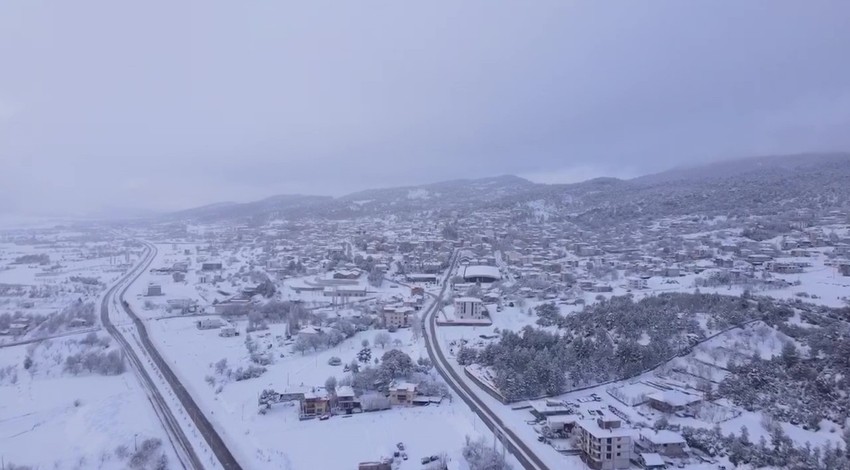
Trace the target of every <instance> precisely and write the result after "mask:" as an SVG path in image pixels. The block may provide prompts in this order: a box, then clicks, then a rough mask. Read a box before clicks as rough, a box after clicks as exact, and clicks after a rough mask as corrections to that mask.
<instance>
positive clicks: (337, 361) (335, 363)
mask: <svg viewBox="0 0 850 470" xmlns="http://www.w3.org/2000/svg"><path fill="white" fill-rule="evenodd" d="M341 364H342V359H340V358H338V357H336V356H334V357H332V358H330V359H328V365H330V366H338V365H341Z"/></svg>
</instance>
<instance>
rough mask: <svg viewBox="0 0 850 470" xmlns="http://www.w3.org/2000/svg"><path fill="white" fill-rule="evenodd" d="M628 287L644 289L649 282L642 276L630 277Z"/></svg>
mask: <svg viewBox="0 0 850 470" xmlns="http://www.w3.org/2000/svg"><path fill="white" fill-rule="evenodd" d="M628 283H629V284H628V286H629V289H635V290H637V289H646V288H648V287H649V284H648V282H647V280H646V279H644V278H642V277H630V278H629V280H628Z"/></svg>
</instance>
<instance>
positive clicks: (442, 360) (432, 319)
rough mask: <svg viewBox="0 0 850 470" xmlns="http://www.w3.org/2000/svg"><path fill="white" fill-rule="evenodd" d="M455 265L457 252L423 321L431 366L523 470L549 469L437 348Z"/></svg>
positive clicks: (438, 347)
mask: <svg viewBox="0 0 850 470" xmlns="http://www.w3.org/2000/svg"><path fill="white" fill-rule="evenodd" d="M456 264H457V253H455V255H454V256H453V258H452V263H451V266H450V267H449V270H448V272H447V274H446V276H445V278H444V279H443V288H442V290H440V294H439V295H438V296H435V298H434V301H433V302H432V303H431V305H430V306H429V307H428V309H427V310H426V312H425V315H424V321H425V322H426V323H427V326H426V328H425V334H424V337H425V347H426V348H427V349H428V356H430V358H431V362H432V363H434V367H436V368H437V371H439V372H440V375H442V376H443V378H444V379H445V381H446V383H448V384H449V386H450V387H451V388H452V390H454V392H455V393H456V394H457V396H459V397H460V398H461V399H462V400H463V401H464V403H466V404H467V406H469V408H470V409H471V410H472V411H474V412H475V414H477V415H478V417H479V418H481V421H483V422H484V424H485V425H486V426H487V427H488V428H489V429H490V430H491V431H493V433H494V434H495V435H496V436H497V437H498V438H499V440H500V441H501V442H502V445H504V446H505V448H506V449H507V450H508V452H510V453H511V454H513V456H514V457H516V459H517V461H519V463H520V465H522V466H523V468H526V469H536V470H548V468H549V467H547V466H546V464H544V463H543V461H542V460H540V458H539V457H538V456H537V455H536V454H535V453H534V451H533V450H531V449H530V448H529V447H528V446H527V445H526V444H525V442H523V441H522V439H520V438H519V437H518V436H517V435H516V434H515V433H514V432H513V431H512V430H511V429H510V428H508V427H507V426H506V425H505V424H504V423H503V422H502V420H501V419H500V418H499V417H498V416H496V414H495V413H493V411H492V410H491V409H490V408H489V407H488V406H487V404H485V403H484V402H483V401H482V400H481V399H480V398H478V396H477V395H476V393H475V391H474V390H472V388H471V387H469V385H467V383H466V382H465V381H464V380H463V378H462V377H460V375H459V374H458V373H457V372H456V371H455V369H454V368H453V367H452V365H451V364H450V363H449V361H448V359H447V358H446V356H445V354H443V351H442V349H441V348H440V342H439V340H438V339H437V315H436V313H437V311H439V306H440V303H441V301H442V300H443V297H444V296H445V294H446V288H447V287H448V285H449V278H450V276H451V273H452V272H454V269H455V266H456Z"/></svg>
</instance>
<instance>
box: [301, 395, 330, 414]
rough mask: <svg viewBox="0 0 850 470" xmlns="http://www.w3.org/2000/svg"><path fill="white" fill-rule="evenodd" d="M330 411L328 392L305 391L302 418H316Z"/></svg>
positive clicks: (302, 401)
mask: <svg viewBox="0 0 850 470" xmlns="http://www.w3.org/2000/svg"><path fill="white" fill-rule="evenodd" d="M329 411H330V400H329V399H328V396H327V394H324V393H319V392H315V391H313V392H305V393H304V398H303V399H302V400H301V419H309V418H315V417H316V416H322V415H324V414H327V413H328V412H329Z"/></svg>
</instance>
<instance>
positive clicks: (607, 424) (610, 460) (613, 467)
mask: <svg viewBox="0 0 850 470" xmlns="http://www.w3.org/2000/svg"><path fill="white" fill-rule="evenodd" d="M576 426H577V429H578V439H579V448H580V450H581V454H582V460H584V462H585V463H586V464H587V465H588V466H589V467H590V468H593V469H596V470H618V469H626V468H629V465H630V464H629V459H630V458H631V455H632V430H631V429H624V428H621V427H620V420H619V419H615V418H611V417H605V418H597V419H595V420H593V419H585V420H580V421H578V423H576Z"/></svg>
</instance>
